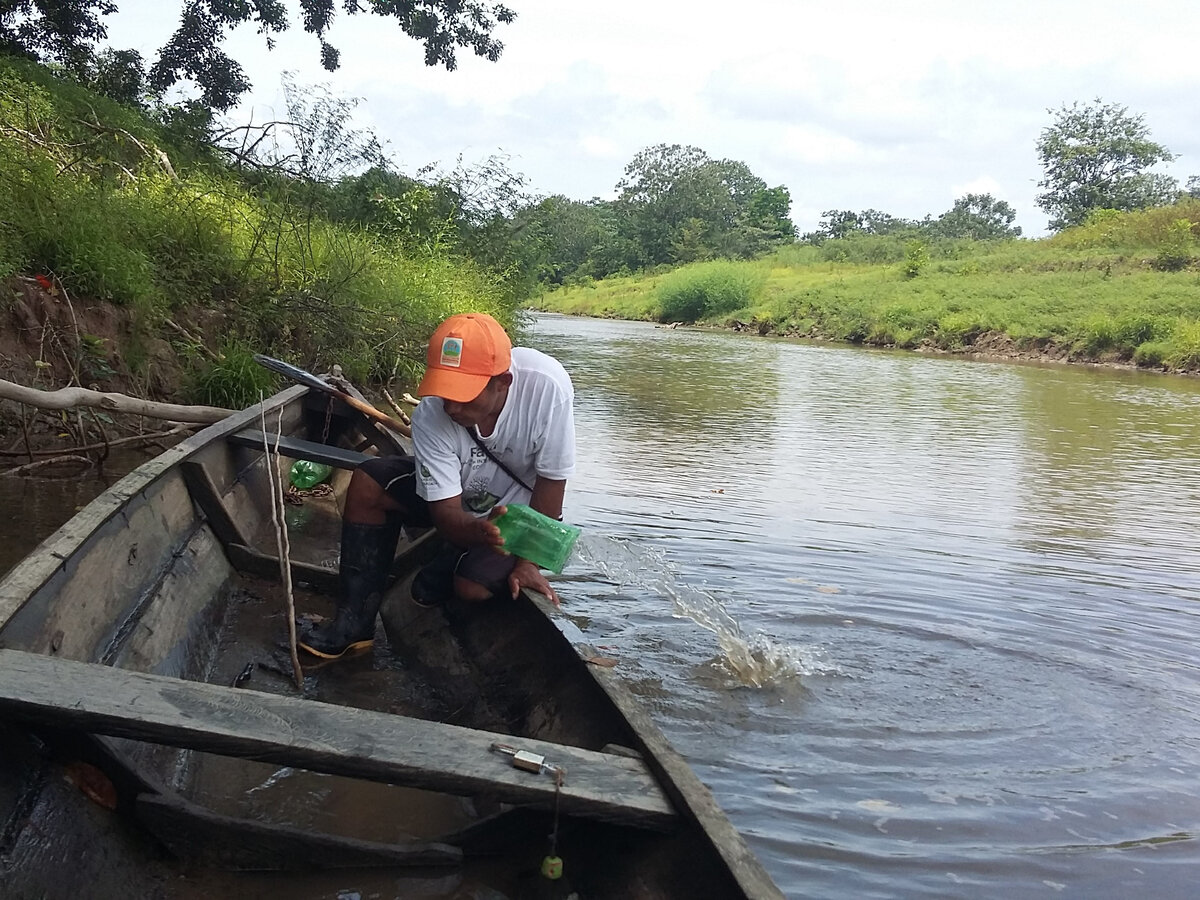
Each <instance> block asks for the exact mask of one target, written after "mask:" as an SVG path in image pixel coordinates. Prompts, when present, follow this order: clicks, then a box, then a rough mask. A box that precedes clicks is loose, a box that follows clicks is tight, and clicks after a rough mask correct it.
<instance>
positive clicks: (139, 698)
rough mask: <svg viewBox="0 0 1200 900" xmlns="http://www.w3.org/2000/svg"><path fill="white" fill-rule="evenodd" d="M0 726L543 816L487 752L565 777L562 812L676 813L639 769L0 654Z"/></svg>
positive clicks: (548, 798) (543, 778)
mask: <svg viewBox="0 0 1200 900" xmlns="http://www.w3.org/2000/svg"><path fill="white" fill-rule="evenodd" d="M0 715H4V716H11V717H13V718H17V719H20V720H22V721H25V722H34V723H41V724H48V725H53V726H55V727H58V728H73V729H78V730H81V731H87V732H92V733H98V734H109V735H116V736H118V737H126V738H133V739H135V740H142V741H150V742H152V743H158V744H167V745H170V746H175V747H187V748H191V749H196V750H203V751H205V752H209V753H218V754H221V755H224V756H235V757H247V758H252V759H258V760H264V761H267V762H274V763H278V764H281V765H288V766H297V767H300V768H304V769H310V770H312V771H316V772H327V773H329V774H333V775H345V776H350V777H354V778H365V779H368V780H372V781H382V782H387V783H390V784H398V785H404V786H408V787H418V788H425V789H430V790H438V791H444V792H446V793H451V794H457V795H460V796H472V795H476V794H482V795H486V796H489V797H493V798H495V799H497V800H500V801H502V802H506V803H513V804H525V805H533V806H540V807H544V808H551V807H552V806H553V805H554V803H555V802H556V799H555V792H556V787H555V779H554V778H553V777H552V776H550V775H548V774H538V773H534V772H528V771H524V770H521V769H517V768H514V767H513V766H512V765H511V763H510V760H509V758H508V757H506V756H504V755H502V754H499V753H494V752H491V751H490V747H491V745H492V744H493V743H503V744H508V745H515V746H517V747H518V748H519V749H522V750H528V751H530V752H532V753H537V754H541V755H542V756H545V757H546V761H547V762H548V763H552V764H553V765H556V766H561V767H563V768H565V769H566V771H567V776H566V781H565V784H564V785H563V787H562V793H561V797H560V798H559V799H558V801H557V802H558V803H559V806H560V808H561V810H562V812H564V813H567V814H572V815H577V816H582V817H587V818H594V819H601V820H605V821H615V822H621V823H623V824H627V825H635V826H639V827H645V828H650V829H656V830H663V829H668V828H670V827H671V826H672V824H673V823H674V822H675V821H676V813H675V810H674V808H673V807H672V806H671V804H670V802H669V801H668V800H667V798H666V796H665V795H664V794H663V792H662V789H661V788H660V787H659V785H658V782H657V781H656V780H655V779H654V777H653V776H652V775H651V774H650V772H649V770H648V769H647V768H646V765H645V763H643V762H642V761H641V760H638V759H630V758H627V757H624V756H615V755H610V754H605V753H598V752H595V751H591V750H582V749H580V748H577V747H569V746H566V745H563V744H551V743H546V742H544V741H533V740H527V739H524V738H515V737H512V736H511V735H504V734H497V733H493V732H486V731H476V730H474V729H470V728H462V727H459V726H457V725H446V724H442V723H440V722H427V721H424V720H420V719H412V718H408V717H406V716H397V715H389V714H386V713H379V712H373V711H370V710H362V709H355V708H352V707H344V706H334V705H332V704H327V703H320V702H317V701H313V700H301V699H297V698H293V697H284V696H279V695H276V694H267V693H263V692H259V691H250V690H244V689H239V688H230V687H223V686H219V685H211V684H203V683H200V682H193V681H182V680H179V679H175V678H166V677H163V676H160V675H148V674H144V673H140V672H130V671H126V670H123V669H114V668H110V667H108V666H102V665H97V664H91V663H81V662H75V661H73V660H65V659H54V658H52V657H47V656H42V655H40V654H33V653H25V652H22V651H19V650H0Z"/></svg>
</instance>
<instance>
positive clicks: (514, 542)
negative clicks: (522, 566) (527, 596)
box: [495, 503, 582, 575]
mask: <svg viewBox="0 0 1200 900" xmlns="http://www.w3.org/2000/svg"><path fill="white" fill-rule="evenodd" d="M506 506H507V508H506V510H505V512H504V515H502V516H497V517H496V519H495V523H496V527H497V528H499V529H500V534H502V535H503V536H504V550H505V552H507V553H511V554H513V555H514V556H519V557H521V558H522V559H527V560H529V561H530V562H531V563H534V564H536V565H537V567H538V568H540V569H548V570H550V571H551V572H553V573H554V574H555V575H558V574H560V573H561V572H562V570H563V566H565V565H566V564H567V557H569V556H570V555H571V549H572V548H573V547H574V546H575V542H576V541H577V540H579V535H580V533H581V531H582V529H580V528H579V527H578V526H576V525H566V524H564V523H563V522H556V521H555V520H554V519H551V518H550V517H549V516H544V515H542V514H541V513H540V512H538V511H537V510H536V509H532V508H530V507H528V506H525V505H524V504H522V503H509V504H507V505H506Z"/></svg>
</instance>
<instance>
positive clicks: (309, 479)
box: [288, 459, 333, 491]
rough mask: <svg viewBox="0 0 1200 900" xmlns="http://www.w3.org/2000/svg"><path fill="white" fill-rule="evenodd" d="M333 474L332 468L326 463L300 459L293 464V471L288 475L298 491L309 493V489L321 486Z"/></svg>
mask: <svg viewBox="0 0 1200 900" xmlns="http://www.w3.org/2000/svg"><path fill="white" fill-rule="evenodd" d="M332 472H333V469H332V467H330V466H327V465H325V463H317V462H310V461H309V460H307V459H298V460H296V461H295V462H294V463H292V470H291V472H289V473H288V480H289V481H290V482H291V483H292V484H293V485H294V486H295V487H296V489H297V490H301V491H307V490H308V489H309V488H311V487H314V486H316V485H318V484H320V483H321V482H322V481H324V480H325V479H326V478H328V477H329V475H330V473H332Z"/></svg>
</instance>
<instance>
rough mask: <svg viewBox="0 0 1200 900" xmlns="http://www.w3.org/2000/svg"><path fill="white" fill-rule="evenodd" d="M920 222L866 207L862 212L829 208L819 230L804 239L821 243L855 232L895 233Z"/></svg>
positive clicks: (915, 225) (822, 214)
mask: <svg viewBox="0 0 1200 900" xmlns="http://www.w3.org/2000/svg"><path fill="white" fill-rule="evenodd" d="M918 224H919V223H917V222H913V221H911V220H909V219H902V218H899V217H897V216H893V215H889V214H888V213H885V212H880V211H879V210H877V209H864V210H863V211H862V212H855V211H854V210H852V209H827V210H825V212H823V213H821V221H820V222H819V223H818V225H817V230H816V231H810V232H808V233H807V234H805V235H804V240H805V241H807V242H808V243H810V244H821V243H824V242H825V241H836V240H841V239H842V238H847V237H850V236H851V235H853V234H894V233H896V232H898V231H905V230H908V229H912V228H916V227H917V225H918Z"/></svg>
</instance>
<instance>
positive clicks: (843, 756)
mask: <svg viewBox="0 0 1200 900" xmlns="http://www.w3.org/2000/svg"><path fill="white" fill-rule="evenodd" d="M529 343H531V344H532V345H534V346H537V347H539V348H541V349H544V350H547V351H548V352H551V353H552V354H554V355H556V356H558V357H559V358H560V359H561V360H562V361H563V363H564V364H565V365H566V366H567V368H568V369H569V370H570V371H571V373H572V375H573V378H574V380H575V385H576V390H577V427H578V435H579V446H580V467H579V474H578V475H577V477H576V478H575V479H574V481H573V482H572V485H571V488H570V491H569V498H568V508H567V517H568V519H570V520H571V521H574V522H577V523H579V524H581V525H583V526H585V529H586V531H585V534H586V537H585V540H584V544H583V548H582V553H580V554H579V556H578V557H577V558H576V559H575V560H574V561H573V562H572V563H571V564H570V565H569V566H568V568H567V570H566V572H565V573H564V577H563V582H562V584H561V585H560V593H562V595H563V596H564V597H565V598H567V599H566V601H565V609H566V611H567V612H568V614H569V615H571V616H572V618H573V619H574V620H575V622H576V624H578V625H579V626H580V627H581V628H582V629H583V631H584V632H585V634H586V635H587V636H588V638H589V639H590V640H591V641H592V642H594V643H596V644H598V645H601V646H604V647H606V648H610V649H609V650H608V651H607V652H609V653H611V654H612V655H614V656H617V657H619V658H620V659H621V671H623V672H624V674H625V676H626V678H628V679H629V680H630V681H631V682H632V684H633V686H634V688H635V690H636V691H637V692H638V693H639V695H640V696H641V697H642V698H643V700H644V701H645V702H647V703H648V704H649V705H650V707H651V709H652V711H653V713H654V715H655V718H656V720H657V721H658V722H659V724H660V725H661V726H662V727H663V729H664V730H665V731H666V732H667V734H668V736H669V737H670V738H671V739H672V740H673V741H674V742H675V743H676V746H677V747H678V748H679V749H680V750H681V751H682V752H683V753H684V754H685V755H686V756H687V757H688V758H689V759H690V760H691V761H692V763H693V764H694V765H695V766H696V768H697V770H698V771H699V773H700V775H701V777H702V778H703V779H704V780H705V781H706V782H707V783H708V784H709V785H710V786H711V787H712V788H713V791H714V793H715V794H716V796H717V798H718V800H719V801H720V802H721V804H722V805H723V806H724V808H725V809H726V810H727V811H728V813H729V814H730V817H731V818H732V819H733V821H734V823H735V824H736V825H737V826H738V827H739V829H740V830H741V831H742V832H743V833H744V834H745V835H746V836H747V838H748V840H749V841H750V843H751V845H752V846H753V848H754V849H755V851H756V852H757V853H758V854H759V855H760V856H761V858H762V859H763V860H764V862H765V864H766V865H767V867H768V869H769V870H770V871H771V873H772V875H773V876H774V877H775V879H776V880H777V881H778V882H779V884H780V885H781V887H783V889H784V890H785V892H787V893H788V894H789V896H795V897H802V896H811V897H851V896H852V897H897V896H905V897H912V896H947V897H960V896H970V897H983V896H988V897H1009V896H1047V897H1056V896H1073V897H1089V898H1094V897H1114V898H1115V897H1128V896H1131V895H1133V894H1135V893H1153V894H1155V895H1157V896H1159V897H1191V896H1194V895H1195V883H1196V877H1195V872H1196V866H1197V864H1198V863H1200V845H1198V843H1197V834H1200V792H1198V791H1197V788H1196V785H1197V783H1200V752H1198V751H1200V665H1198V659H1200V654H1198V653H1197V651H1196V635H1197V632H1198V631H1200V547H1198V543H1200V382H1197V381H1195V380H1192V379H1185V378H1175V377H1164V376H1155V375H1149V374H1145V373H1134V372H1113V371H1106V370H1096V369H1082V368H1064V367H1046V366H1032V365H1014V364H1000V363H984V362H971V361H966V360H959V359H948V358H935V357H925V356H921V355H916V354H911V353H885V352H872V351H864V350H856V349H833V348H828V347H818V346H812V345H807V344H803V343H799V342H789V341H784V340H770V339H761V338H757V337H748V336H745V335H735V334H726V333H709V332H701V331H687V330H670V329H662V328H655V327H653V326H651V325H648V324H642V323H625V322H612V321H599V320H585V319H575V318H564V317H557V316H543V317H540V318H539V319H538V320H537V322H536V324H535V325H534V326H533V328H532V329H531V337H530V339H529Z"/></svg>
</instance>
